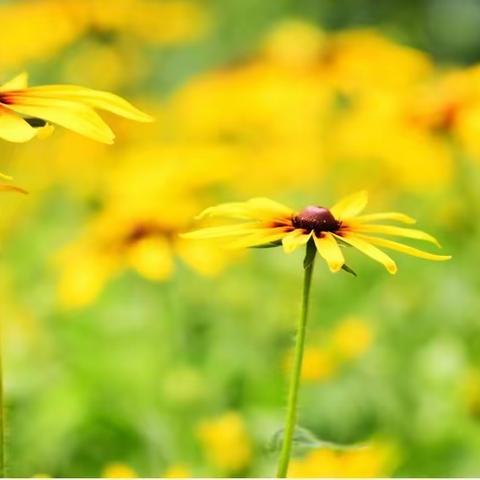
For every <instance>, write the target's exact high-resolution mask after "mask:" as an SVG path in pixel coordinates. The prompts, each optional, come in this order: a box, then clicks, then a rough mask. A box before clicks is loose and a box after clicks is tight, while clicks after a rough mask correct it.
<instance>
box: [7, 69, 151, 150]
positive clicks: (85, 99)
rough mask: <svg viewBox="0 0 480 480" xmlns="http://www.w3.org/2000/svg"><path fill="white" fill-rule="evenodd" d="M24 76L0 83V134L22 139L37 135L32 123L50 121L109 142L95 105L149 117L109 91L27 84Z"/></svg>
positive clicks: (126, 114) (107, 130)
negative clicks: (30, 85)
mask: <svg viewBox="0 0 480 480" xmlns="http://www.w3.org/2000/svg"><path fill="white" fill-rule="evenodd" d="M27 80H28V79H27V75H26V74H21V75H19V76H17V77H15V78H14V79H12V80H10V81H9V82H7V83H5V84H4V85H2V86H1V87H0V138H3V139H5V140H9V141H11V142H26V141H28V140H31V139H32V138H33V137H34V136H35V135H37V133H38V132H37V130H36V128H35V127H45V126H46V125H47V122H51V123H53V124H57V125H60V126H62V127H65V128H67V129H69V130H73V131H74V132H77V133H79V134H81V135H84V136H86V137H89V138H92V139H93V140H97V141H99V142H102V143H113V139H114V138H115V135H114V134H113V132H112V131H111V130H110V127H109V126H108V125H107V124H106V123H105V122H104V121H103V120H102V119H101V118H100V116H99V115H98V114H97V113H96V112H95V110H94V109H95V108H98V109H101V110H107V111H109V112H112V113H115V114H116V115H120V116H122V117H125V118H129V119H131V120H135V121H138V122H150V121H152V118H151V117H150V116H149V115H147V114H145V113H143V112H141V111H140V110H138V109H137V108H135V107H134V106H133V105H131V104H130V103H128V102H127V101H126V100H124V99H123V98H120V97H118V96H117V95H114V94H112V93H108V92H101V91H97V90H92V89H89V88H84V87H78V86H74V85H48V86H41V87H28V86H27Z"/></svg>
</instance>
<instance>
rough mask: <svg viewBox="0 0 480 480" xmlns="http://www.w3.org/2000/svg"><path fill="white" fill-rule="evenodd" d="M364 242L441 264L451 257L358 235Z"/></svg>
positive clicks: (382, 239) (383, 239)
mask: <svg viewBox="0 0 480 480" xmlns="http://www.w3.org/2000/svg"><path fill="white" fill-rule="evenodd" d="M358 237H360V238H362V239H363V240H365V241H366V242H370V243H372V244H374V245H378V246H379V247H384V248H389V249H390V250H396V251H397V252H402V253H405V254H407V255H411V256H413V257H419V258H424V259H426V260H433V261H436V262H442V261H445V260H450V259H451V258H452V257H451V255H435V254H434V253H429V252H424V251H423V250H419V249H418V248H413V247H409V246H408V245H403V243H398V242H394V241H392V240H386V239H385V238H376V237H371V236H369V235H360V234H359V235H358Z"/></svg>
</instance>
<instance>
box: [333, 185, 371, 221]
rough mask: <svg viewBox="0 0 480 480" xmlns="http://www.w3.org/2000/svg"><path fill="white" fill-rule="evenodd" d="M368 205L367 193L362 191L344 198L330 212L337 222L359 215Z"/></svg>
mask: <svg viewBox="0 0 480 480" xmlns="http://www.w3.org/2000/svg"><path fill="white" fill-rule="evenodd" d="M367 203H368V194H367V191H366V190H362V191H360V192H357V193H354V194H352V195H349V196H348V197H345V198H343V199H342V200H340V201H339V202H338V203H336V204H335V205H334V206H333V207H332V208H331V209H330V211H331V212H332V214H333V216H334V217H335V218H336V219H337V220H343V219H345V218H351V217H354V216H355V215H358V214H359V213H360V212H361V211H362V210H363V209H364V208H365V207H366V206H367Z"/></svg>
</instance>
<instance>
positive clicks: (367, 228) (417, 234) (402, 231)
mask: <svg viewBox="0 0 480 480" xmlns="http://www.w3.org/2000/svg"><path fill="white" fill-rule="evenodd" d="M348 228H349V230H351V231H353V232H358V233H381V234H384V235H393V236H396V237H405V238H413V239H415V240H425V241H426V242H430V243H433V244H434V245H436V246H437V247H440V244H439V243H438V240H437V239H436V238H435V237H432V235H429V234H428V233H426V232H423V231H422V230H415V229H413V228H402V227H394V226H391V225H352V226H351V227H348Z"/></svg>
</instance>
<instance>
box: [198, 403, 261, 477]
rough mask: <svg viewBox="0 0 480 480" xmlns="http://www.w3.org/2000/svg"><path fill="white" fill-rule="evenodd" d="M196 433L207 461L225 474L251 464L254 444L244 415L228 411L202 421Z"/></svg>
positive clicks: (232, 472)
mask: <svg viewBox="0 0 480 480" xmlns="http://www.w3.org/2000/svg"><path fill="white" fill-rule="evenodd" d="M197 435H198V438H199V440H200V442H201V444H202V448H203V451H204V453H205V456H206V457H207V459H208V461H209V462H210V463H211V464H212V465H213V466H214V467H215V468H217V469H218V470H220V471H221V472H223V473H225V474H228V473H230V474H234V473H235V472H240V471H241V470H242V469H244V468H246V467H248V465H249V464H250V461H251V459H252V444H251V440H250V437H249V435H248V432H247V429H246V426H245V423H244V420H243V418H242V417H241V416H240V415H239V414H238V413H236V412H227V413H224V414H223V415H220V416H218V417H216V418H212V419H208V420H203V421H202V422H200V424H199V425H198V427H197Z"/></svg>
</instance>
